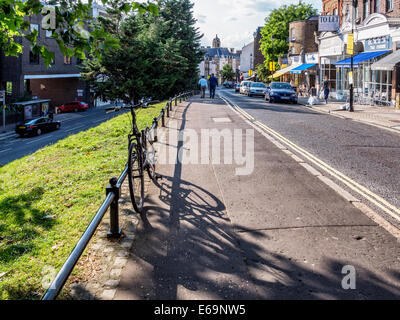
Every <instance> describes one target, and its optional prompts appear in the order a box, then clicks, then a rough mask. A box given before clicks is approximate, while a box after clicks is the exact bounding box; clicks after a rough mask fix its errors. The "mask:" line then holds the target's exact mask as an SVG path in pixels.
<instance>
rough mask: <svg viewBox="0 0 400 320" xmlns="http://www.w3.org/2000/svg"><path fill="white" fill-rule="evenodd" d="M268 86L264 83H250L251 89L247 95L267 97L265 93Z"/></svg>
mask: <svg viewBox="0 0 400 320" xmlns="http://www.w3.org/2000/svg"><path fill="white" fill-rule="evenodd" d="M266 90H267V86H266V85H265V84H264V83H262V82H250V84H249V89H248V90H247V95H248V96H249V97H252V96H262V97H264V96H265V91H266Z"/></svg>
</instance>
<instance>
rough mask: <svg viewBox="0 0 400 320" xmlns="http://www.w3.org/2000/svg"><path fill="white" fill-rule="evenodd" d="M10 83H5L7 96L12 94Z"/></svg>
mask: <svg viewBox="0 0 400 320" xmlns="http://www.w3.org/2000/svg"><path fill="white" fill-rule="evenodd" d="M12 87H13V86H12V82H10V81H7V82H6V93H7V94H12Z"/></svg>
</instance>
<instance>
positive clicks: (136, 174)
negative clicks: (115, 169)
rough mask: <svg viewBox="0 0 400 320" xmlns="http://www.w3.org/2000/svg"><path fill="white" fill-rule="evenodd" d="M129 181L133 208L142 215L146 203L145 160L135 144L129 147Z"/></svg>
mask: <svg viewBox="0 0 400 320" xmlns="http://www.w3.org/2000/svg"><path fill="white" fill-rule="evenodd" d="M128 179H129V192H130V195H131V201H132V205H133V208H134V209H135V211H136V212H137V213H141V212H142V209H143V202H144V177H143V160H142V156H141V153H140V150H139V149H138V146H137V145H136V144H135V143H132V144H131V145H130V146H129V157H128Z"/></svg>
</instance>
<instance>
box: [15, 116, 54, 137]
mask: <svg viewBox="0 0 400 320" xmlns="http://www.w3.org/2000/svg"><path fill="white" fill-rule="evenodd" d="M60 126H61V122H60V121H54V120H53V119H50V118H45V117H41V118H36V119H29V120H26V121H24V122H23V123H21V124H18V125H17V126H16V127H15V132H16V133H17V134H19V135H20V137H23V136H24V135H25V134H29V135H38V136H40V135H41V134H42V133H43V132H48V131H53V130H58V129H60Z"/></svg>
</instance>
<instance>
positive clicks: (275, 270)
mask: <svg viewBox="0 0 400 320" xmlns="http://www.w3.org/2000/svg"><path fill="white" fill-rule="evenodd" d="M186 112H187V109H185V112H184V114H183V119H185V117H186ZM183 127H184V121H183V124H182V126H181V129H183ZM181 147H182V143H179V145H178V148H181ZM182 171H183V166H182V164H181V163H180V162H179V161H177V162H176V164H175V165H174V168H173V174H172V175H170V176H168V175H166V176H164V179H163V180H162V181H160V183H158V184H157V185H156V186H152V187H151V191H152V192H157V193H155V194H156V195H155V194H154V193H149V195H148V196H147V198H146V202H145V203H146V205H145V207H144V219H145V220H144V222H143V223H142V224H141V226H139V228H138V233H137V237H136V241H135V244H134V246H133V248H132V251H131V257H130V264H129V265H128V266H127V269H126V272H125V275H124V276H123V278H122V279H121V282H120V287H119V290H118V293H117V295H116V298H117V299H127V298H128V299H151V300H194V299H204V300H206V299H213V300H220V299H232V300H238V299H243V300H249V299H250V300H255V299H370V298H374V299H388V298H389V299H398V298H399V297H400V295H399V293H400V292H399V289H398V287H397V286H396V282H391V281H389V280H388V279H386V278H382V277H380V276H378V275H377V274H376V273H375V272H373V271H371V270H369V269H368V268H366V267H359V268H358V267H357V270H359V273H358V275H357V283H358V287H357V290H348V291H346V290H343V289H342V287H341V281H342V274H341V269H342V267H343V266H344V265H347V264H348V262H347V261H344V260H343V259H340V258H326V259H324V261H323V263H321V264H323V265H324V272H318V271H315V270H313V269H310V268H308V267H306V266H304V264H301V263H300V262H297V261H294V260H292V259H291V258H290V257H288V256H285V255H284V254H281V253H278V252H275V251H273V250H267V249H266V248H265V247H263V246H262V245H261V243H262V242H266V241H270V240H271V233H269V232H261V231H252V233H251V237H246V236H243V235H241V234H239V233H237V232H235V230H234V229H233V227H232V223H231V221H230V219H229V216H228V213H227V208H226V206H225V204H224V202H223V200H222V196H221V195H220V194H219V193H218V192H216V191H215V190H213V189H212V187H211V186H207V187H202V186H199V185H197V184H195V183H193V182H190V181H186V180H185V179H183V178H182ZM157 190H158V191H157ZM236 228H238V229H239V230H240V229H245V227H244V226H236ZM392 276H393V277H398V273H394V274H393V275H392Z"/></svg>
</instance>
